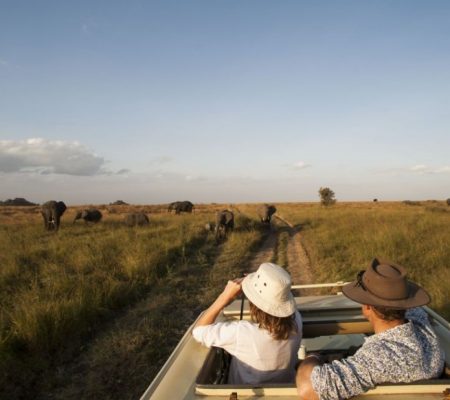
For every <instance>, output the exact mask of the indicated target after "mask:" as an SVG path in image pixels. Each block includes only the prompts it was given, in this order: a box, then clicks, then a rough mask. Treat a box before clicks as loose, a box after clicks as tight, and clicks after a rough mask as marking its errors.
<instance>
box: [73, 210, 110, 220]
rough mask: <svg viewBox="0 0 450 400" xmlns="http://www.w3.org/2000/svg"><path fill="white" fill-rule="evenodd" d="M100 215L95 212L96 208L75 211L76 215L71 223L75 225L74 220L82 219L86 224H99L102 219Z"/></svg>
mask: <svg viewBox="0 0 450 400" xmlns="http://www.w3.org/2000/svg"><path fill="white" fill-rule="evenodd" d="M102 216H103V215H102V213H101V212H100V211H99V210H97V209H96V208H89V209H86V210H82V211H81V210H80V211H77V214H76V215H75V219H74V220H73V223H75V221H76V220H78V219H84V222H86V223H88V222H93V223H97V222H100V220H101V219H102Z"/></svg>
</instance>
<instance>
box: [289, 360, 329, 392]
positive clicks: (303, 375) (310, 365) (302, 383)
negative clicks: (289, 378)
mask: <svg viewBox="0 0 450 400" xmlns="http://www.w3.org/2000/svg"><path fill="white" fill-rule="evenodd" d="M321 364H322V360H321V359H320V357H318V356H315V355H311V356H308V357H306V358H305V359H304V360H303V361H302V363H301V364H300V367H299V368H298V370H297V376H296V378H295V382H296V384H297V392H298V394H299V396H300V399H301V400H319V396H318V395H317V393H316V392H315V390H314V389H313V387H312V383H311V373H312V370H313V369H314V367H316V366H318V365H321Z"/></svg>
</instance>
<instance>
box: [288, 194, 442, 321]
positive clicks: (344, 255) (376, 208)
mask: <svg viewBox="0 0 450 400" xmlns="http://www.w3.org/2000/svg"><path fill="white" fill-rule="evenodd" d="M280 209H281V210H282V212H283V214H285V215H286V216H287V217H288V218H290V220H291V221H292V222H293V223H294V224H300V225H301V226H302V234H303V237H304V243H305V245H306V247H307V251H308V254H309V255H310V257H311V259H312V260H311V261H312V262H311V263H312V265H313V266H314V271H313V273H314V274H315V280H316V281H317V282H327V281H328V282H332V281H337V280H352V279H353V278H354V276H355V273H356V272H357V271H359V270H362V269H365V268H366V267H367V266H368V264H369V262H370V261H371V260H372V259H373V258H374V257H379V258H380V259H386V260H391V261H393V262H396V263H398V264H401V265H404V266H405V267H406V268H407V270H408V276H409V277H410V278H411V279H412V280H414V281H416V282H418V283H420V284H421V285H422V286H423V287H425V288H426V289H427V290H428V291H429V292H430V294H431V297H432V303H431V307H432V308H434V309H436V310H437V311H438V312H439V313H441V314H443V315H444V316H445V317H446V318H447V319H449V318H450V305H449V303H448V301H449V300H448V299H449V298H450V286H449V285H448V284H447V282H450V261H449V260H450V212H448V211H447V209H448V207H447V206H444V205H443V204H436V203H433V204H431V205H430V204H429V203H426V202H425V203H424V204H423V205H419V206H411V205H407V204H402V203H387V204H384V203H376V204H371V203H352V204H337V205H335V206H332V207H328V208H326V207H321V206H319V205H313V204H308V205H304V206H301V205H300V206H298V205H297V206H291V205H284V206H283V207H280ZM436 210H439V211H436Z"/></svg>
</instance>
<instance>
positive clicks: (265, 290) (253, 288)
mask: <svg viewBox="0 0 450 400" xmlns="http://www.w3.org/2000/svg"><path fill="white" fill-rule="evenodd" d="M242 290H243V292H244V294H245V295H246V296H247V298H248V299H249V300H250V301H251V302H252V303H253V304H254V305H255V306H256V307H258V308H259V309H261V310H262V311H264V312H266V313H267V314H270V315H273V316H274V317H281V318H283V317H289V316H290V315H292V314H293V313H294V312H295V310H296V307H297V306H296V304H295V300H294V296H292V293H291V277H290V275H289V274H288V273H287V272H286V270H284V269H283V268H281V267H280V266H278V265H276V264H272V263H263V264H261V265H260V266H259V268H258V270H257V271H256V272H253V273H251V274H249V275H247V276H246V277H245V278H244V280H243V281H242Z"/></svg>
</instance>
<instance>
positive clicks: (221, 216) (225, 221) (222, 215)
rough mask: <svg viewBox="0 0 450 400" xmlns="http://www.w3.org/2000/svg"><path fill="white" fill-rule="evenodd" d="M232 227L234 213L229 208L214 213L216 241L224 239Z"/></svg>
mask: <svg viewBox="0 0 450 400" xmlns="http://www.w3.org/2000/svg"><path fill="white" fill-rule="evenodd" d="M233 228H234V214H233V212H232V211H230V210H223V211H220V212H217V214H216V229H215V230H216V241H219V240H221V239H225V238H226V237H227V234H228V232H229V231H230V230H233Z"/></svg>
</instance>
